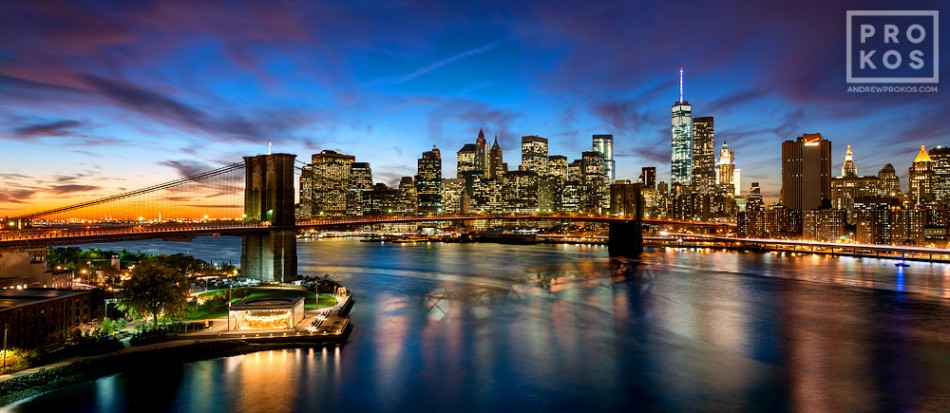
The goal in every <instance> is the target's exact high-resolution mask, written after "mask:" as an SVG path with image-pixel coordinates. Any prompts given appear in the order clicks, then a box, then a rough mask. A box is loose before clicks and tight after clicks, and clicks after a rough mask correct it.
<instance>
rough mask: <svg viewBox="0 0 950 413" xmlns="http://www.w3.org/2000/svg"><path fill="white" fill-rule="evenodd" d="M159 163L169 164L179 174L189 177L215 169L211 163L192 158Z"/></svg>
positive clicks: (160, 163)
mask: <svg viewBox="0 0 950 413" xmlns="http://www.w3.org/2000/svg"><path fill="white" fill-rule="evenodd" d="M158 164H159V165H162V166H167V167H169V168H172V169H174V170H176V171H178V175H180V176H181V177H183V178H184V177H189V176H194V175H197V174H200V173H202V172H207V171H210V170H212V169H215V168H214V167H212V166H211V165H208V164H206V163H204V162H199V161H192V160H181V161H163V162H159V163H158Z"/></svg>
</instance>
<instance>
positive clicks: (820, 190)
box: [782, 133, 831, 211]
mask: <svg viewBox="0 0 950 413" xmlns="http://www.w3.org/2000/svg"><path fill="white" fill-rule="evenodd" d="M830 199H831V141H829V140H826V139H824V138H822V136H821V134H820V133H806V134H804V135H802V136H799V137H798V138H797V139H795V140H794V141H785V142H784V143H782V205H784V206H786V207H788V208H790V209H794V210H797V211H804V210H809V209H819V208H821V207H822V205H823V204H825V203H826V202H830Z"/></svg>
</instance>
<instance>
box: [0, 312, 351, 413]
mask: <svg viewBox="0 0 950 413" xmlns="http://www.w3.org/2000/svg"><path fill="white" fill-rule="evenodd" d="M352 307H353V298H352V296H350V297H349V299H348V300H347V301H346V303H344V304H343V305H342V306H341V307H340V309H339V313H338V314H340V315H347V314H348V313H349V311H350V309H352ZM352 331H353V325H352V324H349V323H348V324H347V325H346V327H345V328H344V329H343V332H342V333H340V334H330V335H326V334H320V335H289V336H287V335H282V336H263V337H257V336H255V337H253V338H251V337H238V336H236V335H234V336H231V337H228V336H223V337H214V338H212V337H208V336H201V335H197V336H188V335H179V336H177V337H175V338H172V339H170V340H168V341H163V342H160V343H153V344H148V345H143V346H139V347H130V348H127V349H124V350H119V351H115V352H111V353H106V354H100V355H96V356H89V357H82V358H78V359H73V360H65V361H61V362H59V363H54V364H52V365H49V366H38V367H34V368H32V369H30V370H36V371H34V372H31V373H27V374H24V375H19V376H11V377H9V378H6V379H5V380H3V381H0V410H2V409H5V408H7V407H9V406H10V405H13V404H16V403H18V402H22V401H26V400H28V399H31V398H33V397H37V396H40V395H42V394H45V393H49V392H51V391H55V390H59V389H62V388H65V387H69V386H72V385H76V384H80V383H85V382H89V381H95V380H98V379H100V378H103V377H108V376H111V375H113V374H118V373H122V372H125V371H128V370H130V369H132V368H136V369H147V368H150V367H154V366H161V365H165V364H168V363H176V364H186V363H193V362H197V361H202V360H212V359H217V358H222V357H232V356H238V355H242V354H249V353H256V352H259V351H268V350H283V349H292V348H326V347H342V346H344V345H345V344H346V342H347V340H348V339H349V336H350V333H351V332H352ZM57 364H58V365H57ZM132 366H134V367H132Z"/></svg>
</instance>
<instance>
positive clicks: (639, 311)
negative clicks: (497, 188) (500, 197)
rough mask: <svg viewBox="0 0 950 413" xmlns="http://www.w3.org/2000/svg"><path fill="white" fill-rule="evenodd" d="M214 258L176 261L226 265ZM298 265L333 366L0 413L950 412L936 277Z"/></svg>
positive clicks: (944, 319) (264, 366)
mask: <svg viewBox="0 0 950 413" xmlns="http://www.w3.org/2000/svg"><path fill="white" fill-rule="evenodd" d="M223 242H226V241H223V240H221V239H213V240H205V239H199V240H196V241H195V242H194V243H191V244H189V245H188V247H189V248H190V250H191V253H193V254H196V255H199V256H201V254H202V253H204V252H207V253H209V254H219V255H221V254H233V251H230V250H229V249H233V248H234V246H233V245H231V246H229V245H225V244H222V243H223ZM238 244H239V243H238ZM173 247H174V246H173V245H166V246H162V248H163V249H166V248H173ZM298 249H299V262H300V270H301V272H302V273H305V274H315V275H323V274H327V273H328V274H331V275H332V276H333V277H335V278H336V279H339V280H340V281H342V282H343V283H344V284H346V285H347V286H348V287H349V289H350V290H351V291H353V292H354V293H355V294H356V299H357V304H356V306H355V307H354V311H353V314H352V316H353V324H354V326H355V329H354V333H353V335H352V336H351V338H350V341H349V343H347V344H346V346H345V347H343V348H342V349H339V348H334V349H327V350H324V349H320V350H312V349H300V350H284V351H272V352H261V353H255V354H249V355H244V356H237V357H230V358H224V359H218V360H207V361H202V362H198V363H191V364H187V365H184V366H177V367H176V366H170V367H168V368H167V369H165V370H164V371H162V372H160V374H159V375H158V376H157V377H160V378H161V379H162V380H163V383H164V384H163V385H161V386H158V388H157V389H152V391H150V392H146V391H144V390H140V389H145V388H148V386H149V385H150V383H151V382H152V381H151V380H154V379H155V377H156V376H155V375H154V374H153V375H148V376H146V375H137V374H134V373H132V374H129V373H126V374H120V375H117V376H113V377H110V378H104V379H100V380H98V381H96V382H95V383H90V384H86V385H80V386H75V387H72V388H69V389H64V390H61V391H57V392H53V393H50V394H48V395H45V396H42V397H39V398H36V399H33V400H31V401H28V402H25V403H21V404H19V405H16V406H13V407H12V408H11V410H12V411H25V412H26V411H28V412H34V411H35V412H39V411H46V410H44V409H45V408H49V407H50V406H75V409H76V410H92V411H96V410H98V411H138V410H142V409H138V407H141V406H143V404H142V403H145V404H144V405H146V406H157V407H155V408H153V409H151V410H156V409H158V410H179V411H212V412H213V411H268V412H272V413H277V412H283V411H300V410H326V411H335V410H343V409H344V408H347V409H350V410H351V411H400V410H402V411H420V410H423V411H426V410H427V411H489V410H492V411H603V410H628V409H630V410H634V409H639V410H652V411H709V410H719V411H721V410H729V411H736V410H745V411H747V410H779V411H783V410H798V411H867V410H882V411H900V410H919V411H947V410H948V409H947V406H950V383H948V382H947V380H945V378H946V377H950V366H948V365H947V363H945V362H934V360H948V359H950V311H948V309H950V303H948V301H947V300H946V297H948V296H950V295H948V292H950V281H948V279H950V270H948V266H947V265H942V264H929V263H920V262H911V263H910V267H907V268H901V267H896V268H895V266H894V265H893V261H889V260H875V259H861V258H848V257H829V256H816V255H812V254H756V253H734V252H721V251H716V250H710V251H702V252H699V251H691V250H678V251H673V250H666V251H657V252H648V253H647V254H645V256H644V257H643V259H642V261H638V262H618V261H613V262H612V261H611V260H609V259H608V258H607V257H606V249H604V248H596V247H594V248H592V247H575V246H565V245H559V246H500V245H494V244H420V245H418V246H405V245H393V244H378V243H359V242H357V241H353V240H320V241H305V242H301V243H300V244H299V246H298ZM237 253H238V254H239V253H240V251H237ZM225 259H227V257H225ZM92 389H95V391H92ZM130 396H133V397H130ZM150 398H151V399H150ZM152 399H156V400H160V401H156V400H152ZM90 406H92V407H93V408H91V409H86V408H84V407H90ZM70 408H71V407H70ZM59 410H60V411H62V408H61V407H60V408H59ZM67 410H69V409H67ZM145 410H148V409H145Z"/></svg>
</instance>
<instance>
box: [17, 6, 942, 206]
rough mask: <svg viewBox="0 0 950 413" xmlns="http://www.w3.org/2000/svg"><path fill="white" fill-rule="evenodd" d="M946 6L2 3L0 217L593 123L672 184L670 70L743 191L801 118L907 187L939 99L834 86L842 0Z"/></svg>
mask: <svg viewBox="0 0 950 413" xmlns="http://www.w3.org/2000/svg"><path fill="white" fill-rule="evenodd" d="M946 4H947V3H946V2H939V1H901V2H896V1H893V2H880V1H878V2H874V1H870V2H868V1H863V2H857V1H833V2H832V1H826V0H821V1H817V0H805V1H796V2H771V1H735V0H726V1H722V2H715V3H710V2H703V1H677V2H656V3H647V2H635V1H613V2H596V1H589V0H588V1H565V0H547V1H525V2H491V1H464V2H463V1H459V2H456V1H444V0H442V1H399V0H396V1H360V0H356V1H314V0H266V1H242V2H231V1H224V0H202V1H82V0H69V1H20V2H6V3H5V4H4V5H3V6H2V8H3V11H2V13H0V141H2V146H0V216H4V215H7V216H14V215H17V214H18V213H23V212H28V211H35V210H38V209H42V208H46V207H50V206H54V205H63V204H72V203H75V202H79V201H82V200H87V199H91V198H97V197H102V196H108V195H112V194H115V193H118V192H122V191H125V190H129V189H134V188H139V187H145V186H149V185H153V184H157V183H161V182H165V181H170V180H174V179H178V178H181V177H183V176H188V175H191V174H194V173H196V172H200V171H204V170H210V169H213V168H216V167H219V166H222V165H226V164H230V163H233V162H237V161H240V160H241V157H242V156H244V155H254V154H259V153H266V152H267V150H268V148H267V146H268V141H272V142H273V151H274V152H283V153H293V154H296V155H297V157H298V159H300V160H304V161H306V160H309V158H310V155H311V154H313V153H316V152H319V151H320V150H323V149H339V150H341V151H342V152H344V153H347V154H351V155H355V156H356V158H357V161H364V162H370V164H371V167H372V169H373V174H374V180H375V181H377V182H385V183H387V184H391V185H392V184H395V183H397V182H398V179H399V178H400V177H402V176H411V175H414V174H415V167H416V159H417V158H418V157H419V156H420V154H421V153H422V152H423V151H426V150H429V149H431V148H432V146H433V145H435V146H437V147H438V148H440V149H441V150H442V153H443V159H444V160H443V175H444V176H445V177H454V176H455V163H456V159H455V153H456V152H457V151H458V150H459V149H460V148H461V146H462V145H463V144H465V143H471V142H474V140H475V137H476V135H477V134H478V131H479V129H483V130H484V131H485V133H486V135H487V136H488V137H489V142H490V141H491V139H492V138H493V137H494V136H497V137H498V141H499V143H500V145H501V146H502V148H503V149H504V157H505V160H506V161H507V162H508V163H509V166H510V167H511V168H513V169H514V168H516V167H517V165H518V164H519V163H520V138H521V136H523V135H535V134H537V135H540V136H543V137H546V138H548V139H549V141H550V154H552V155H555V154H559V155H564V156H567V157H568V159H569V160H571V159H577V158H580V154H581V152H582V151H584V150H589V149H590V147H591V135H593V134H601V133H610V134H613V135H614V142H615V143H614V144H615V149H614V151H615V159H616V165H617V166H616V167H617V177H618V178H627V179H631V180H636V179H637V177H638V175H639V173H640V168H641V167H643V166H655V167H657V172H658V179H659V180H666V181H668V180H669V174H670V135H671V134H670V107H671V105H672V104H673V103H674V102H675V101H676V100H677V99H678V93H679V90H678V87H679V86H678V75H679V73H678V72H679V68H680V67H683V68H685V99H686V100H687V101H689V102H690V103H691V104H692V106H693V115H694V116H714V117H715V137H716V138H715V148H716V153H717V154H718V149H719V147H720V146H721V145H722V143H723V140H725V141H727V142H728V144H729V146H730V147H731V148H732V149H733V150H734V151H735V153H736V167H737V168H740V169H741V170H742V186H743V188H742V191H743V193H745V192H747V191H748V186H749V184H750V183H751V182H753V181H758V182H761V185H762V190H763V194H764V195H765V197H766V198H767V199H771V200H775V199H776V198H777V197H778V194H779V191H780V189H781V185H780V174H781V163H780V147H781V143H782V141H785V140H789V139H794V138H795V137H797V136H800V135H802V134H803V133H815V132H818V133H821V134H822V135H823V136H824V137H825V138H827V139H829V140H831V141H832V155H833V160H832V169H833V171H835V174H836V175H837V174H838V173H839V171H840V166H841V163H842V162H843V160H844V151H845V145H846V144H851V145H852V149H853V151H854V158H855V162H856V163H857V166H858V172H859V173H861V174H865V175H870V174H876V173H877V171H878V170H879V169H880V168H881V167H883V166H884V164H885V163H892V164H893V165H894V167H895V168H896V169H897V171H898V172H899V174H901V175H902V180H901V183H902V184H903V186H904V187H905V188H904V189H905V190H906V185H907V180H906V175H907V168H908V167H909V166H910V164H911V162H912V160H913V158H914V156H915V154H916V153H917V151H918V150H919V148H920V145H926V146H927V147H928V148H930V147H932V146H935V145H939V144H944V145H948V144H950V122H947V121H946V115H945V113H946V108H948V107H950V95H948V91H946V90H943V89H944V88H943V87H940V86H943V85H940V84H938V85H937V86H938V90H939V91H938V92H936V93H849V92H848V91H847V87H848V84H847V83H846V67H845V62H846V58H845V57H846V26H845V24H846V11H847V10H890V9H908V10H938V11H941V12H944V11H945V9H946V8H947V6H946ZM942 32H943V33H948V32H950V29H945V30H943V31H942ZM945 38H946V35H943V36H941V37H940V38H937V40H946V39H945ZM943 43H944V44H947V43H948V42H946V41H945V42H943ZM946 54H950V52H946V53H944V55H946ZM946 60H947V59H946V58H943V59H941V60H940V63H943V64H941V65H940V66H941V67H948V65H947V64H946Z"/></svg>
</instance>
